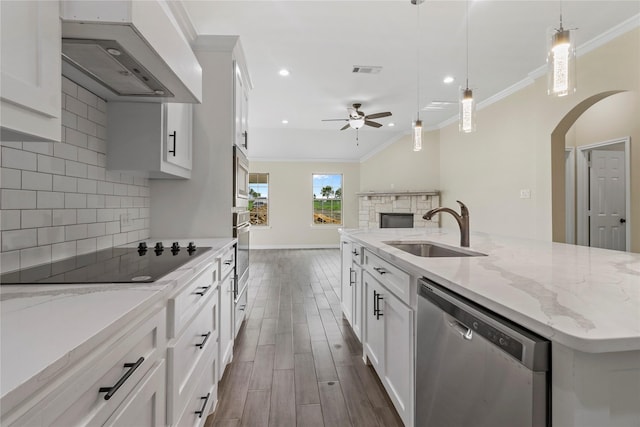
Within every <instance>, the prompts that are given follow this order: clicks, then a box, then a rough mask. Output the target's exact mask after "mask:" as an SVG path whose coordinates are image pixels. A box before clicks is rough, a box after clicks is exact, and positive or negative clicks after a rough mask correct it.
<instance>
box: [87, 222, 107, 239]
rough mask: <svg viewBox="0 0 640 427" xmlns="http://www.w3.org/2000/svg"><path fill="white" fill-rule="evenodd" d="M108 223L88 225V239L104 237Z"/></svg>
mask: <svg viewBox="0 0 640 427" xmlns="http://www.w3.org/2000/svg"><path fill="white" fill-rule="evenodd" d="M105 230H106V223H104V222H97V223H95V224H88V225H87V236H88V237H98V236H104V235H105V234H107V233H106V231H105Z"/></svg>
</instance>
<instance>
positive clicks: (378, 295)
mask: <svg viewBox="0 0 640 427" xmlns="http://www.w3.org/2000/svg"><path fill="white" fill-rule="evenodd" d="M375 299H376V302H375V305H376V310H377V313H376V320H378V319H380V316H384V314H382V311H380V300H381V299H383V298H382V295H381V294H380V293H378V294H377V295H376V296H375Z"/></svg>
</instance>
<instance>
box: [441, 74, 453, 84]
mask: <svg viewBox="0 0 640 427" xmlns="http://www.w3.org/2000/svg"><path fill="white" fill-rule="evenodd" d="M454 80H455V79H454V78H453V77H451V76H446V77H445V78H444V79H443V80H442V81H443V82H444V83H446V84H449V83H453V81H454Z"/></svg>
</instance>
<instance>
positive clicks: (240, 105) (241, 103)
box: [233, 61, 249, 152]
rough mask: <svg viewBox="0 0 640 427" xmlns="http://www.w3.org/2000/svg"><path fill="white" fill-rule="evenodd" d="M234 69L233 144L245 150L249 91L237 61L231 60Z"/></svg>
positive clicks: (247, 140)
mask: <svg viewBox="0 0 640 427" xmlns="http://www.w3.org/2000/svg"><path fill="white" fill-rule="evenodd" d="M233 68H234V70H235V80H234V86H233V91H234V96H235V100H234V103H235V138H234V140H235V145H237V146H238V147H241V148H242V149H243V150H244V151H245V152H246V151H247V149H248V144H249V130H248V126H249V91H248V83H247V80H246V79H245V77H244V72H243V71H242V68H241V67H240V64H239V63H238V62H237V61H234V62H233Z"/></svg>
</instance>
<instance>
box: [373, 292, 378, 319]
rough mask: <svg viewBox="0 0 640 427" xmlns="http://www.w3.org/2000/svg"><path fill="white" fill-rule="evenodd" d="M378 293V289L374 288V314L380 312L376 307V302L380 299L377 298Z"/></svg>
mask: <svg viewBox="0 0 640 427" xmlns="http://www.w3.org/2000/svg"><path fill="white" fill-rule="evenodd" d="M377 295H378V293H377V292H376V290H375V289H374V290H373V315H374V316H375V315H376V314H378V308H377V307H376V302H377V301H378V298H377Z"/></svg>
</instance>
